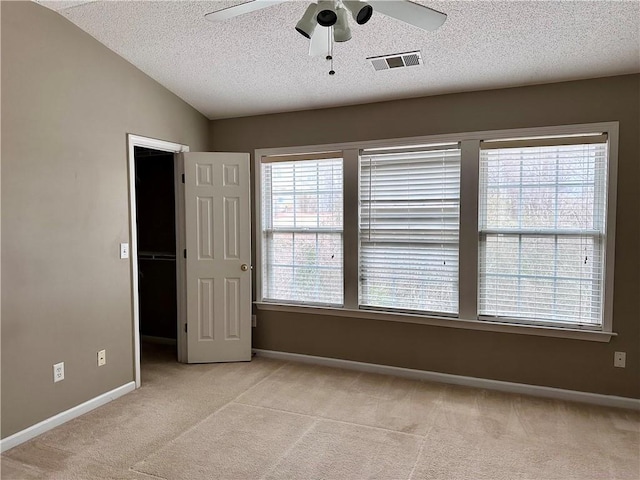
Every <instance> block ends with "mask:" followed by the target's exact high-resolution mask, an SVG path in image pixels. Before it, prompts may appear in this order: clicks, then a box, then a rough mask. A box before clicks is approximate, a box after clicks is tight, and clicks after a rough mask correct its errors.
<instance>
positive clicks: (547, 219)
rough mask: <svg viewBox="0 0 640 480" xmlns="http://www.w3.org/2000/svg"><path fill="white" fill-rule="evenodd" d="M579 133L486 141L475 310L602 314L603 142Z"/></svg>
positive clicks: (574, 316) (545, 315) (589, 320)
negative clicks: (545, 137)
mask: <svg viewBox="0 0 640 480" xmlns="http://www.w3.org/2000/svg"><path fill="white" fill-rule="evenodd" d="M577 138H579V137H570V138H569V140H566V139H535V141H533V142H531V141H530V140H523V141H519V140H516V141H513V140H509V141H507V142H501V141H495V142H493V141H492V142H486V143H485V142H483V144H482V146H481V152H480V182H479V188H480V198H479V234H480V236H479V248H480V251H479V258H480V265H479V272H478V273H479V295H478V310H479V314H480V315H481V316H492V317H504V318H522V319H536V320H538V321H549V322H562V323H575V324H585V323H586V324H600V323H601V321H602V291H603V282H604V244H605V230H604V225H605V216H606V172H607V144H606V137H598V136H592V137H589V138H585V137H582V138H581V140H582V142H580V141H577V140H576V139H577ZM527 142H528V143H527Z"/></svg>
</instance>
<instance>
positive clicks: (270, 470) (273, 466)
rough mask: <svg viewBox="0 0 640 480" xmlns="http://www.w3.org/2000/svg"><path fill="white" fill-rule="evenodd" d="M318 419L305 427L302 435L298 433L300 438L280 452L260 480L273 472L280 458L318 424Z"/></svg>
mask: <svg viewBox="0 0 640 480" xmlns="http://www.w3.org/2000/svg"><path fill="white" fill-rule="evenodd" d="M318 421H319V419H317V418H316V419H315V420H314V421H313V422H311V425H309V428H307V429H306V430H305V431H304V432H303V433H302V435H300V438H298V439H297V440H296V441H295V442H293V444H291V446H290V447H289V448H287V450H286V451H285V452H284V453H283V454H282V456H281V457H280V458H278V460H276V461H275V462H274V463H273V465H272V466H271V468H270V469H269V470H267V472H266V473H265V474H264V475H262V476H261V477H260V480H262V479H264V478H267V476H268V475H269V474H270V473H271V472H273V471H274V470H275V469H276V468H278V465H280V463H281V462H282V460H284V458H285V457H286V456H287V455H288V454H289V452H291V451H292V450H293V449H294V447H296V446H297V445H298V444H299V443H300V442H301V441H302V439H303V438H304V437H306V435H307V434H308V433H309V432H310V431H311V430H312V429H313V428H314V427H315V426H316V425H317V424H318Z"/></svg>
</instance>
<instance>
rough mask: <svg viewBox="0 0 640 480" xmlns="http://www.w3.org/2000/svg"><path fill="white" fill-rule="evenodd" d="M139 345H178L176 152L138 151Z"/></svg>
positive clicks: (135, 157)
mask: <svg viewBox="0 0 640 480" xmlns="http://www.w3.org/2000/svg"><path fill="white" fill-rule="evenodd" d="M134 159H135V174H136V177H135V178H136V220H137V222H136V223H137V225H136V230H137V232H136V233H137V237H138V249H137V250H138V251H137V256H138V302H139V304H138V315H139V317H140V326H139V329H140V341H141V342H147V343H161V344H165V345H173V346H174V348H175V347H176V345H177V339H178V331H177V329H178V302H177V283H176V274H177V267H176V265H177V264H176V257H177V255H176V251H177V249H176V208H175V198H176V196H175V177H174V159H173V153H171V152H163V151H160V150H154V149H151V148H146V147H134Z"/></svg>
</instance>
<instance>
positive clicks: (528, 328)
mask: <svg viewBox="0 0 640 480" xmlns="http://www.w3.org/2000/svg"><path fill="white" fill-rule="evenodd" d="M253 303H254V305H255V306H256V307H258V309H259V310H270V311H277V312H291V313H306V314H309V315H331V316H334V317H350V318H368V319H371V320H385V321H390V322H403V323H417V324H420V325H433V326H436V327H449V328H464V329H468V330H484V331H488V332H501V333H515V334H520V335H538V336H542V337H557V338H571V339H574V340H588V341H592V342H609V341H610V340H611V337H613V336H616V335H617V334H616V333H613V332H602V331H593V330H581V329H577V328H563V327H548V326H540V325H521V324H514V323H504V322H494V321H488V320H463V319H459V318H447V317H433V316H426V315H414V314H408V313H389V312H378V311H373V310H355V309H348V308H339V307H318V306H307V305H288V304H282V303H269V302H253Z"/></svg>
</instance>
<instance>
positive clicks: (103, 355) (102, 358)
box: [98, 350, 107, 367]
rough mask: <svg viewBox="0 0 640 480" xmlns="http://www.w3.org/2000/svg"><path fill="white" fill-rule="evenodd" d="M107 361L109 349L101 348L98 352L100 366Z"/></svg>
mask: <svg viewBox="0 0 640 480" xmlns="http://www.w3.org/2000/svg"><path fill="white" fill-rule="evenodd" d="M105 363H107V351H106V350H100V351H99V352H98V366H99V367H101V366H102V365H104V364H105Z"/></svg>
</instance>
